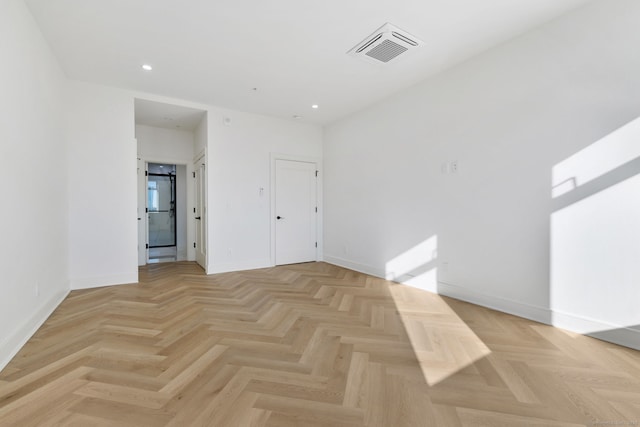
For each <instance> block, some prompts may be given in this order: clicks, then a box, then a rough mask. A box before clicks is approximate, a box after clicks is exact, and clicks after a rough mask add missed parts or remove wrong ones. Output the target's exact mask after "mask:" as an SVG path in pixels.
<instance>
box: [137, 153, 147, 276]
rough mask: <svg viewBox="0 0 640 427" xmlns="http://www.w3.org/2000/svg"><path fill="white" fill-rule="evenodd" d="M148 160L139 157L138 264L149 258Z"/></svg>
mask: <svg viewBox="0 0 640 427" xmlns="http://www.w3.org/2000/svg"><path fill="white" fill-rule="evenodd" d="M146 210H147V162H145V161H144V160H142V159H138V265H145V264H146V263H147V261H148V259H149V249H148V248H147V242H148V240H147V214H146Z"/></svg>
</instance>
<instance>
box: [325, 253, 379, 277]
mask: <svg viewBox="0 0 640 427" xmlns="http://www.w3.org/2000/svg"><path fill="white" fill-rule="evenodd" d="M324 262H326V263H328V264H333V265H337V266H338V267H344V268H348V269H349V270H354V271H358V272H360V273H364V274H368V275H370V276H375V277H380V278H381V279H386V277H385V274H386V273H385V271H384V270H380V269H379V268H376V267H372V266H370V265H366V264H359V263H357V262H353V261H349V260H347V259H344V258H339V257H335V256H331V255H326V254H325V255H324Z"/></svg>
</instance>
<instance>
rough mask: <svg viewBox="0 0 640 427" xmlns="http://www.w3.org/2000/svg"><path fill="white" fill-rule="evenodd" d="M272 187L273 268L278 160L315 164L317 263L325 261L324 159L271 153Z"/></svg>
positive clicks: (271, 243) (271, 249) (270, 224)
mask: <svg viewBox="0 0 640 427" xmlns="http://www.w3.org/2000/svg"><path fill="white" fill-rule="evenodd" d="M270 156H271V160H270V169H271V170H270V183H269V184H270V185H269V199H270V202H271V206H270V209H269V227H270V236H271V242H270V251H269V252H270V253H269V259H270V263H271V266H275V265H276V160H289V161H293V162H306V163H315V164H316V170H317V171H318V178H317V179H316V201H317V204H318V214H317V215H316V237H317V240H318V247H317V249H316V261H322V260H323V259H324V256H323V255H324V235H323V231H322V223H323V212H324V209H323V197H322V196H323V193H322V181H323V168H322V159H321V158H319V157H307V156H296V155H291V154H283V153H270Z"/></svg>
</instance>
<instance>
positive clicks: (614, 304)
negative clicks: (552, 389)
mask: <svg viewBox="0 0 640 427" xmlns="http://www.w3.org/2000/svg"><path fill="white" fill-rule="evenodd" d="M550 197H551V199H552V210H551V213H550V264H551V269H550V271H551V277H550V282H549V287H550V289H549V295H550V301H549V307H542V309H549V312H550V315H549V316H545V318H544V320H543V319H542V318H540V319H538V320H543V321H545V322H548V323H551V324H553V325H554V326H558V327H560V328H564V329H568V330H571V331H574V332H578V333H581V334H585V335H591V336H593V337H596V338H599V339H602V340H606V341H611V342H614V343H618V344H622V345H626V346H628V347H632V348H636V349H640V327H638V325H640V308H639V307H638V306H639V304H640V261H639V260H640V119H636V120H634V121H632V122H630V123H628V124H627V125H625V126H623V127H621V128H620V129H618V130H616V131H614V132H612V133H610V134H609V135H607V136H606V137H604V138H602V139H600V140H598V141H596V142H594V143H593V144H591V145H589V146H588V147H586V148H584V149H583V150H581V151H579V152H578V153H576V154H574V155H572V156H571V157H569V158H568V159H566V160H564V161H562V162H560V163H558V164H557V165H555V166H554V167H553V170H552V190H551V195H550ZM440 267H441V269H442V270H443V271H441V273H443V272H444V273H446V272H445V271H444V270H445V269H446V267H447V266H446V264H442V265H441V266H440ZM438 273H439V272H438V235H436V234H434V235H432V236H430V237H428V238H426V239H425V240H423V241H422V242H420V243H419V244H417V245H415V246H413V247H412V248H410V249H408V250H406V251H405V252H403V253H401V254H399V255H397V256H396V257H394V258H393V259H391V260H389V261H388V262H386V264H385V277H386V279H387V280H392V281H395V282H399V283H402V284H405V285H409V286H411V287H414V288H418V289H422V290H427V291H431V292H435V293H445V294H446V293H447V292H445V291H444V290H439V289H438V285H439V282H438ZM514 286H517V284H514ZM480 298H481V299H482V298H483V299H484V300H483V301H476V302H480V303H484V305H487V306H492V298H493V299H495V297H492V296H490V295H487V296H485V297H482V296H480ZM485 300H486V301H485ZM523 315H526V314H523ZM408 330H409V331H410V330H411V329H410V328H408ZM410 335H411V334H410ZM425 375H426V374H425Z"/></svg>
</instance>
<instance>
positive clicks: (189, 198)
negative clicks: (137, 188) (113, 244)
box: [138, 156, 197, 262]
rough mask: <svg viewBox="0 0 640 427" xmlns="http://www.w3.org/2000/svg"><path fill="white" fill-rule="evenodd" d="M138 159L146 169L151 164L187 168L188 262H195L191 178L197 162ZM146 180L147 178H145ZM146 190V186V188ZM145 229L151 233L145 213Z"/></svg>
mask: <svg viewBox="0 0 640 427" xmlns="http://www.w3.org/2000/svg"><path fill="white" fill-rule="evenodd" d="M138 159H139V160H141V161H142V162H144V165H145V168H147V167H148V164H149V163H163V164H168V165H176V166H185V167H186V169H187V176H186V178H187V182H186V185H187V194H186V201H185V202H186V204H187V210H186V215H187V236H186V237H187V261H195V259H196V251H195V249H193V242H194V239H195V225H194V224H193V222H194V221H193V219H192V217H193V215H191V212H192V210H191V207H192V206H193V180H192V179H189V178H190V177H191V174H192V173H193V164H194V161H197V160H187V159H178V158H166V157H154V156H149V157H145V156H138ZM145 179H146V178H145ZM145 188H146V186H145ZM145 205H146V196H145ZM143 218H144V221H145V224H144V227H145V230H146V232H147V233H148V232H149V226H148V224H147V223H146V222H147V214H146V213H144V217H143ZM145 240H146V242H145V243H148V242H149V236H147V237H146V239H145ZM148 255H149V254H148V250H147V262H149V256H148Z"/></svg>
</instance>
